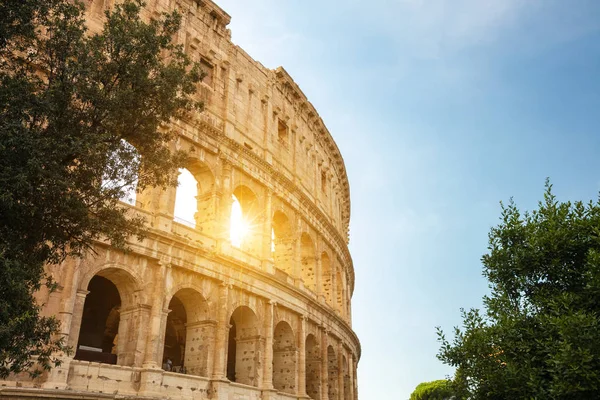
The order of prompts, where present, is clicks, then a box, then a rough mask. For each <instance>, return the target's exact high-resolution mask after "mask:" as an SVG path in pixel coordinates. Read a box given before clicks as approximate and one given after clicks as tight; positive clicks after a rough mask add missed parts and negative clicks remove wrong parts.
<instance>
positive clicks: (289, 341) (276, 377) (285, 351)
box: [273, 321, 298, 394]
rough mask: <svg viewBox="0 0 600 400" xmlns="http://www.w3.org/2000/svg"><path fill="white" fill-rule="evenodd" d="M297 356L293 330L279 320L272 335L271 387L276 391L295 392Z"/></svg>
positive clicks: (296, 384)
mask: <svg viewBox="0 0 600 400" xmlns="http://www.w3.org/2000/svg"><path fill="white" fill-rule="evenodd" d="M297 356H298V352H297V350H296V341H295V340H294V332H293V331H292V328H291V327H290V325H289V324H288V323H287V322H284V321H281V322H280V323H278V324H277V326H276V327H275V332H274V335H273V387H274V388H275V389H277V390H278V391H280V392H286V393H291V394H295V393H296V387H297V386H298V383H297V373H296V365H297Z"/></svg>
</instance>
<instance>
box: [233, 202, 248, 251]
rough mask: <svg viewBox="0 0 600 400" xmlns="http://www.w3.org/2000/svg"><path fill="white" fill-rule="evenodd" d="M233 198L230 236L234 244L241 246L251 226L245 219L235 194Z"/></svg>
mask: <svg viewBox="0 0 600 400" xmlns="http://www.w3.org/2000/svg"><path fill="white" fill-rule="evenodd" d="M232 200H233V203H232V205H231V220H230V225H229V229H230V231H229V238H230V240H231V245H232V246H235V247H241V245H242V241H243V240H244V237H245V236H246V235H247V234H248V232H249V231H250V227H249V224H248V222H247V221H246V220H245V219H244V215H243V213H242V206H241V205H240V202H239V201H238V199H237V198H236V197H235V196H232Z"/></svg>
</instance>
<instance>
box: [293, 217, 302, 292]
mask: <svg viewBox="0 0 600 400" xmlns="http://www.w3.org/2000/svg"><path fill="white" fill-rule="evenodd" d="M301 239H302V219H301V218H300V216H298V218H296V231H295V234H294V261H293V265H292V274H293V278H294V282H298V280H302V282H304V280H303V278H304V277H303V276H302V240H301Z"/></svg>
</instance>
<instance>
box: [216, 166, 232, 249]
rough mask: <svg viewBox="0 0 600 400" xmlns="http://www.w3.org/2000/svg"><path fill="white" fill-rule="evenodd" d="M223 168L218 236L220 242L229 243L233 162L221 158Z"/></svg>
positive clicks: (218, 213) (220, 186)
mask: <svg viewBox="0 0 600 400" xmlns="http://www.w3.org/2000/svg"><path fill="white" fill-rule="evenodd" d="M221 163H222V168H221V176H220V182H219V183H220V184H219V189H220V196H219V209H218V212H217V218H216V219H217V223H216V225H217V229H216V232H215V233H216V237H217V239H218V240H219V241H220V242H225V243H229V224H230V219H231V204H232V201H233V200H232V198H231V196H232V189H231V164H230V163H229V162H227V160H225V159H221Z"/></svg>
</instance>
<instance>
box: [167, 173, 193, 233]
mask: <svg viewBox="0 0 600 400" xmlns="http://www.w3.org/2000/svg"><path fill="white" fill-rule="evenodd" d="M197 196H198V181H196V178H194V175H192V173H191V172H190V171H188V170H187V169H185V168H180V169H179V176H178V177H177V193H176V195H175V211H174V213H173V215H174V217H175V221H177V222H180V223H182V224H185V225H188V226H191V227H195V226H196V212H197V211H198V199H197Z"/></svg>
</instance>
